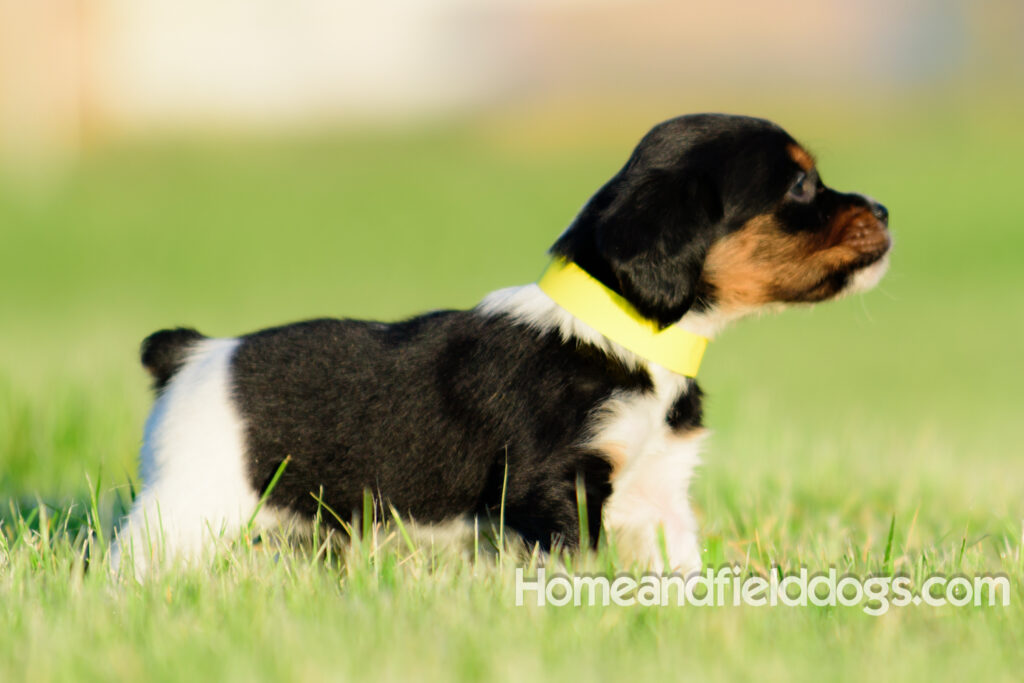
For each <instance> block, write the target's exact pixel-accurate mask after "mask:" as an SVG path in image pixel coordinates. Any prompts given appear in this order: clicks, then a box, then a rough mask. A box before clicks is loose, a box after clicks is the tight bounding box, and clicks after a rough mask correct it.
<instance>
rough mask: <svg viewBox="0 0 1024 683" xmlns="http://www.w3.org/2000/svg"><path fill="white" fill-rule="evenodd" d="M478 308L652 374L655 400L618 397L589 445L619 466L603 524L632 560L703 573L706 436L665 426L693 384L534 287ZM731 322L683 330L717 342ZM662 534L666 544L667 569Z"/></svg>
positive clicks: (689, 320)
mask: <svg viewBox="0 0 1024 683" xmlns="http://www.w3.org/2000/svg"><path fill="white" fill-rule="evenodd" d="M478 310H480V311H481V312H483V313H486V314H492V315H496V314H500V313H504V314H508V315H510V316H511V317H512V318H513V319H515V320H518V321H520V322H523V323H526V324H528V325H530V326H531V327H533V328H535V329H537V330H552V329H553V330H557V331H558V332H559V334H560V335H561V336H562V338H563V339H564V340H566V341H569V340H572V339H576V340H579V341H581V342H585V343H589V344H592V345H594V346H596V347H598V348H600V349H602V350H604V351H605V352H606V353H610V354H612V355H614V356H615V357H617V358H619V359H620V360H622V361H623V362H624V363H625V364H626V365H627V366H629V367H634V368H636V367H645V368H646V369H647V370H648V372H650V374H651V379H652V380H653V382H654V394H653V395H651V394H640V393H636V392H621V393H617V394H615V395H613V396H612V397H611V398H609V399H608V400H607V401H606V402H605V403H604V404H603V405H601V406H600V407H599V408H598V410H597V411H596V412H595V416H594V421H593V423H592V424H591V425H590V426H589V429H588V433H587V437H586V444H587V445H590V446H593V447H595V448H597V449H599V450H601V451H603V452H605V453H607V454H608V457H609V460H610V461H612V463H613V467H614V471H613V475H612V493H611V495H610V496H609V498H608V500H607V501H606V502H605V506H604V511H603V518H602V523H603V524H604V526H605V528H606V529H608V530H609V531H610V533H611V534H612V535H613V536H614V539H615V544H616V548H617V549H618V550H619V552H620V554H622V555H624V557H623V558H622V559H625V560H626V561H634V562H638V563H641V564H643V565H646V566H648V567H650V568H651V569H653V570H655V571H662V570H665V569H669V570H673V571H682V572H683V573H689V572H692V571H696V570H699V569H700V566H701V560H700V548H699V547H698V545H697V524H696V521H695V519H694V517H693V513H692V512H691V511H690V505H689V500H688V489H689V483H690V479H691V478H692V476H693V471H694V468H695V467H696V466H697V465H698V464H699V462H700V458H699V450H700V443H701V440H702V438H703V434H704V432H703V430H702V431H701V432H699V433H695V434H693V435H691V436H689V437H680V436H677V435H675V434H674V433H673V432H672V430H671V429H670V428H669V425H668V423H667V422H666V421H665V416H666V415H667V413H668V411H669V409H670V408H671V406H672V403H673V402H674V401H675V400H676V398H678V397H679V396H680V394H682V393H683V392H684V391H686V390H688V389H689V388H690V385H691V380H690V379H689V378H686V377H683V376H681V375H677V374H675V373H673V372H671V371H669V370H667V369H665V368H664V367H662V366H660V365H658V364H656V363H650V362H648V361H646V360H644V359H643V358H640V357H639V356H637V355H636V354H635V353H633V352H632V351H629V350H628V349H626V348H624V347H622V346H620V345H619V344H616V343H615V342H613V341H611V340H610V339H608V338H607V337H605V336H604V335H602V334H601V333H600V332H598V331H597V330H595V329H594V328H592V327H590V326H589V325H587V324H586V323H584V322H582V321H580V320H579V319H577V318H575V317H573V316H572V315H571V314H570V313H568V312H567V311H566V310H565V309H563V308H562V307H560V306H559V305H558V304H556V303H555V302H554V301H553V300H552V299H551V298H550V297H549V296H548V295H547V294H545V293H544V292H543V291H542V290H541V289H540V288H539V287H538V286H537V285H535V284H534V285H525V286H523V287H512V288H509V289H503V290H499V291H497V292H493V293H492V294H490V295H488V296H487V298H485V299H484V301H483V302H482V303H481V304H480V306H479V307H478ZM726 322H727V320H725V319H723V318H719V317H717V316H714V315H700V314H689V315H687V316H685V317H684V318H683V320H682V321H681V322H680V323H679V324H681V325H682V326H683V327H684V328H687V329H689V330H690V331H692V332H695V333H697V334H702V335H705V336H708V337H711V336H714V334H716V333H717V332H718V331H719V330H720V329H721V327H722V326H723V325H724V324H725V323H726ZM659 533H661V534H662V535H663V538H664V546H665V555H667V559H668V565H667V566H666V565H665V564H664V562H663V553H662V547H661V544H660V542H659Z"/></svg>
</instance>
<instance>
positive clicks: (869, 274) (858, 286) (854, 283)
mask: <svg viewBox="0 0 1024 683" xmlns="http://www.w3.org/2000/svg"><path fill="white" fill-rule="evenodd" d="M887 270H889V254H888V253H886V255H885V256H883V257H882V258H880V259H879V260H877V261H875V262H874V263H872V264H871V265H870V266H868V267H866V268H861V269H860V270H858V271H857V272H856V273H854V274H853V277H852V278H850V284H848V285H847V286H846V289H845V290H843V294H855V293H857V292H866V291H868V290H869V289H871V288H872V287H874V286H875V285H877V284H878V283H879V282H880V281H881V280H882V277H883V276H884V275H885V271H887Z"/></svg>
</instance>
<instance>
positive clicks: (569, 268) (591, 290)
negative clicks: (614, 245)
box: [537, 259, 708, 377]
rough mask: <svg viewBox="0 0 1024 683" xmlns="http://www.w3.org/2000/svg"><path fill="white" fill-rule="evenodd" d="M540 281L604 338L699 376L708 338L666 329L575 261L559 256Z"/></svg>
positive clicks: (669, 328)
mask: <svg viewBox="0 0 1024 683" xmlns="http://www.w3.org/2000/svg"><path fill="white" fill-rule="evenodd" d="M537 285H538V286H539V287H540V288H541V290H542V291H543V292H544V293H545V294H547V295H548V296H549V297H551V298H552V299H554V301H555V303H557V304H558V305H559V306H561V307H562V308H564V309H565V310H567V311H568V312H569V313H572V314H573V315H574V316H575V317H577V318H579V319H580V320H582V321H583V322H585V323H586V324H588V325H590V326H591V327H593V328H594V329H595V330H597V331H598V332H600V333H601V334H603V335H604V336H606V337H608V338H609V339H611V340H612V341H613V342H616V343H617V344H619V345H620V346H624V347H626V348H627V349H629V350H630V351H632V352H633V353H635V354H637V355H639V356H640V357H642V358H645V359H647V360H649V361H653V362H655V363H657V364H658V365H661V366H664V367H666V368H668V369H669V370H671V371H672V372H675V373H678V374H680V375H686V376H687V377H696V376H697V370H699V369H700V360H701V358H702V357H703V356H704V349H705V348H706V347H707V345H708V340H707V339H706V338H705V337H702V336H700V335H698V334H694V333H693V332H690V331H688V330H684V329H683V328H681V327H680V326H679V325H678V324H676V325H670V326H669V327H666V328H665V329H663V330H659V329H658V325H657V323H655V322H654V321H653V320H649V319H647V318H645V317H643V316H642V315H640V313H639V312H637V310H636V309H635V308H633V306H632V305H631V304H630V303H629V302H628V301H626V300H625V299H623V298H622V297H621V296H619V295H618V294H616V293H615V292H613V291H612V290H610V289H608V288H607V287H605V286H604V285H602V284H601V283H600V282H598V281H597V280H595V279H594V278H593V277H591V276H590V274H589V273H587V272H586V271H585V270H583V269H582V268H580V267H579V266H577V265H576V264H575V263H572V262H570V261H564V260H561V259H559V260H556V261H554V262H552V264H551V265H550V266H548V269H547V271H545V273H544V275H543V276H542V277H541V279H540V281H539V282H538V283H537Z"/></svg>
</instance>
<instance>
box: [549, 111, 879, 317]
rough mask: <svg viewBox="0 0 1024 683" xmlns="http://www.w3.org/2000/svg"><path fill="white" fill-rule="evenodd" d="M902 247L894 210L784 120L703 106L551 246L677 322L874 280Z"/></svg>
mask: <svg viewBox="0 0 1024 683" xmlns="http://www.w3.org/2000/svg"><path fill="white" fill-rule="evenodd" d="M889 246H890V239H889V232H888V212H887V211H886V209H885V207H883V206H882V205H881V204H878V203H877V202H875V201H873V200H871V199H868V198H867V197H865V196H863V195H859V194H847V193H841V192H837V191H835V190H833V189H831V188H829V187H827V186H826V185H825V184H824V183H823V182H822V180H821V177H820V176H819V174H818V170H817V168H816V166H815V163H814V159H813V158H812V157H811V155H810V154H808V153H807V151H805V150H804V149H803V148H802V147H801V146H800V145H799V144H798V143H797V142H796V141H795V140H793V138H791V137H790V136H789V135H788V134H787V133H786V132H785V131H784V130H782V128H780V127H778V126H777V125H775V124H773V123H771V122H769V121H765V120H762V119H754V118H749V117H744V116H727V115H723V114H694V115H690V116H681V117H679V118H675V119H671V120H669V121H666V122H664V123H662V124H659V125H658V126H655V127H654V129H652V130H651V132H649V133H648V134H647V135H646V136H644V138H643V139H642V140H641V141H640V144H639V145H637V148H636V149H635V150H634V151H633V154H632V156H631V157H630V158H629V161H628V162H626V165H625V166H624V167H623V168H622V170H620V171H619V172H618V173H617V174H616V175H615V177H613V178H612V179H611V180H610V181H608V183H606V184H605V185H604V187H602V188H601V189H600V190H598V192H597V194H595V195H594V196H593V197H592V198H591V199H590V201H589V202H587V204H586V206H584V207H583V210H582V211H581V212H580V214H579V215H578V216H577V217H576V220H575V221H574V222H573V224H572V225H571V226H570V227H569V229H568V230H566V232H565V233H564V234H563V235H562V236H561V237H560V238H559V240H558V242H556V243H555V245H554V246H553V247H552V250H551V251H552V253H553V254H555V255H557V256H562V257H564V258H567V259H569V260H571V261H574V262H576V263H577V264H578V265H579V266H580V267H581V268H583V269H584V270H586V271H587V272H589V273H590V274H591V275H592V276H594V277H595V278H596V279H598V280H600V281H601V282H602V283H603V284H604V285H605V286H607V287H609V288H611V289H612V290H614V291H616V292H618V293H619V294H621V295H622V296H623V297H625V298H626V299H627V300H628V301H629V302H630V303H632V304H633V305H634V306H635V307H636V308H637V310H638V311H639V312H640V313H641V314H643V315H644V316H646V317H648V318H650V319H652V320H655V321H657V322H658V323H659V324H661V325H670V324H672V323H674V322H676V321H678V320H679V319H680V318H681V317H682V316H683V315H684V314H685V313H686V312H687V311H688V310H690V309H691V308H692V309H695V310H698V311H708V310H711V309H713V310H719V311H723V312H725V313H735V314H740V313H746V312H749V311H751V310H754V309H757V308H760V307H763V306H767V305H770V304H773V303H795V302H815V301H823V300H826V299H830V298H833V297H836V296H837V295H840V294H843V293H846V292H851V291H858V290H863V289H867V288H870V287H871V286H873V285H874V284H875V283H876V282H877V281H878V280H879V279H880V278H881V276H882V275H883V274H884V272H885V267H886V265H887V260H886V258H885V257H886V254H887V252H888V251H889Z"/></svg>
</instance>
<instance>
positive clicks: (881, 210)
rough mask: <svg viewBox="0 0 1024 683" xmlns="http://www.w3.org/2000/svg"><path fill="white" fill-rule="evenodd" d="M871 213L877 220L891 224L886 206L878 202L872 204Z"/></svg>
mask: <svg viewBox="0 0 1024 683" xmlns="http://www.w3.org/2000/svg"><path fill="white" fill-rule="evenodd" d="M871 213H873V214H874V215H875V218H877V219H878V220H880V221H882V222H883V223H885V224H886V225H888V224H889V209H887V208H885V206H884V205H882V204H879V203H878V202H871Z"/></svg>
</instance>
